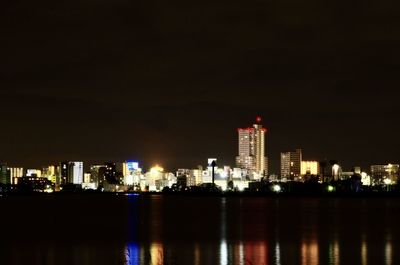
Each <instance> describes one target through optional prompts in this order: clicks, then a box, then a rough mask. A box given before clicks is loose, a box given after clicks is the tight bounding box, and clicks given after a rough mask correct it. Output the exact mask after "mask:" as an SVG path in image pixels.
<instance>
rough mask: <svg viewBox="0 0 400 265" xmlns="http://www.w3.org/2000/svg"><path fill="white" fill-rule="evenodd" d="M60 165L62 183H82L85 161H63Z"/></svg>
mask: <svg viewBox="0 0 400 265" xmlns="http://www.w3.org/2000/svg"><path fill="white" fill-rule="evenodd" d="M60 166H61V170H60V175H61V184H82V182H83V162H62V163H61V165H60Z"/></svg>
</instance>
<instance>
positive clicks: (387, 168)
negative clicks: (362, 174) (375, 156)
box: [371, 164, 400, 184]
mask: <svg viewBox="0 0 400 265" xmlns="http://www.w3.org/2000/svg"><path fill="white" fill-rule="evenodd" d="M399 169H400V165H398V164H388V165H372V166H371V177H372V179H373V181H374V182H375V183H377V184H382V183H385V180H386V181H390V183H391V184H396V183H397V182H398V178H399Z"/></svg>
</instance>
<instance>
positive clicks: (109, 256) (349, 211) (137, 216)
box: [0, 196, 400, 265]
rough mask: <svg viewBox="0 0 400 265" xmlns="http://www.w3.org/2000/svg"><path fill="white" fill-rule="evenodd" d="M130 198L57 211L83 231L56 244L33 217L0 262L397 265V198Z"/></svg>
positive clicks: (2, 252) (41, 220) (74, 228)
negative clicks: (104, 206) (103, 208)
mask: <svg viewBox="0 0 400 265" xmlns="http://www.w3.org/2000/svg"><path fill="white" fill-rule="evenodd" d="M127 199H128V200H129V203H126V206H123V207H120V208H117V210H115V209H113V207H114V203H111V204H110V207H109V208H110V209H113V211H115V214H113V215H111V217H110V215H106V214H104V215H102V213H101V212H100V211H96V212H94V211H93V212H91V213H90V214H87V215H84V216H83V217H82V214H85V211H86V209H88V206H90V205H93V202H94V201H90V204H89V203H88V204H87V205H85V207H82V209H85V210H82V211H81V214H80V215H79V218H78V219H77V218H76V216H73V215H69V214H68V215H67V214H65V215H63V212H60V213H58V214H59V216H60V220H65V221H63V222H64V223H62V224H68V225H69V224H71V223H72V221H77V220H79V221H80V222H81V221H82V222H83V223H85V225H86V227H88V230H82V225H81V224H80V223H79V225H78V226H71V230H70V231H69V233H67V232H64V233H62V237H59V238H56V237H54V238H55V239H54V240H48V238H51V237H49V236H47V237H45V238H44V239H43V240H41V241H38V240H36V238H41V237H40V236H41V235H42V233H43V231H47V230H43V231H42V230H32V229H30V228H31V227H39V226H40V224H41V223H44V221H47V219H48V218H49V217H48V216H45V215H37V218H36V219H33V220H32V221H31V222H33V226H24V224H25V223H23V222H22V221H21V223H20V224H19V225H18V226H14V227H18V229H16V230H13V233H14V232H18V231H20V234H21V235H24V236H25V241H24V240H22V239H15V238H14V239H13V240H11V241H5V240H4V238H3V241H2V242H7V244H2V247H1V248H0V257H1V260H0V264H2V265H3V264H13V265H22V264H24V265H25V264H30V265H31V264H32V265H36V264H48V265H53V264H62V265H64V264H68V265H70V264H83V265H90V264H96V265H103V264H124V263H125V264H126V265H137V264H151V265H153V264H154V265H158V264H183V265H187V264H189V265H190V264H194V265H202V264H220V265H227V264H234V265H242V264H243V265H245V264H257V265H258V264H259V265H262V264H268V265H270V264H271V265H273V264H276V265H281V264H301V265H303V264H304V265H316V264H331V265H340V264H344V265H346V264H363V265H371V264H372V265H374V264H379V265H381V264H385V265H394V264H400V252H399V249H400V226H399V225H398V224H399V223H400V199H385V200H391V201H390V203H385V201H384V200H383V199H382V200H379V199H368V200H367V202H366V201H365V200H362V199H316V198H308V199H307V198H303V199H299V198H280V199H273V198H210V197H199V198H194V197H174V196H172V197H162V196H152V197H150V196H143V197H142V196H139V197H129V198H127ZM96 202H97V201H96ZM21 203H22V202H21ZM23 203H24V204H25V203H27V202H26V201H23ZM41 203H42V205H44V206H46V205H45V203H47V202H41ZM59 203H60V202H58V201H57V204H56V205H58V204H59ZM103 203H108V200H105V201H104V202H103ZM120 203H121V202H118V204H120ZM35 204H37V202H35ZM65 204H66V205H67V206H68V205H69V202H65ZM2 206H3V207H7V205H2ZM51 206H53V205H51ZM67 206H64V208H65V207H67ZM75 207H76V206H75V205H74V207H72V206H71V211H72V210H74V211H75ZM124 209H125V210H126V213H125V214H119V215H118V214H117V213H119V212H121V211H123V210H124ZM128 209H129V211H128ZM20 217H21V216H20ZM20 217H19V219H12V217H10V219H9V223H4V222H5V221H4V220H6V219H3V223H1V221H0V224H2V225H3V226H4V227H11V226H10V224H14V223H17V224H18V220H24V219H23V218H20ZM68 218H70V219H68ZM107 218H108V219H107ZM7 220H8V219H7ZM7 222H8V221H7ZM35 222H36V223H35ZM56 224H57V227H59V225H60V224H59V223H56ZM95 224H99V225H98V226H95V227H94V228H95V229H91V228H92V226H93V225H95ZM25 227H26V228H27V229H26V230H24V228H25ZM66 227H67V228H68V226H66ZM28 228H29V229H28ZM55 228H56V227H50V228H49V229H48V231H54V229H55ZM89 228H90V229H89ZM52 229H53V230H52ZM35 231H36V232H38V234H33V233H34V232H35ZM74 231H77V232H76V233H75V234H74ZM91 232H92V233H91ZM29 233H31V234H29ZM88 233H89V234H88ZM75 235H76V237H75ZM87 235H90V236H87ZM13 236H14V234H13ZM42 238H43V237H42ZM64 238H67V239H68V240H66V239H65V240H64ZM26 239H30V240H31V241H29V240H26ZM127 242H129V243H127Z"/></svg>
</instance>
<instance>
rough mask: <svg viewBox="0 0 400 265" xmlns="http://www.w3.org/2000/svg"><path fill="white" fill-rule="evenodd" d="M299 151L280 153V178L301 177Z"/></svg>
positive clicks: (300, 155) (300, 154)
mask: <svg viewBox="0 0 400 265" xmlns="http://www.w3.org/2000/svg"><path fill="white" fill-rule="evenodd" d="M301 161H302V153H301V149H296V151H295V152H285V153H281V177H282V178H289V179H292V180H293V179H294V178H297V177H300V175H301Z"/></svg>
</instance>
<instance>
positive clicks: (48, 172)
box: [42, 166, 60, 184]
mask: <svg viewBox="0 0 400 265" xmlns="http://www.w3.org/2000/svg"><path fill="white" fill-rule="evenodd" d="M57 171H58V168H57V166H48V167H45V168H43V170H42V177H44V178H47V179H48V180H50V181H51V182H52V183H55V184H60V183H59V181H58V183H57V175H58V174H57Z"/></svg>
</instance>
